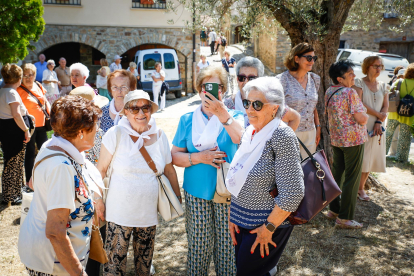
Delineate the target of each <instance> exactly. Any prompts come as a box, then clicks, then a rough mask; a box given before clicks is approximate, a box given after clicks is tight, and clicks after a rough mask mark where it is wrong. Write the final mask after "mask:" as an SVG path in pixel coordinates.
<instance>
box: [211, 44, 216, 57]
mask: <svg viewBox="0 0 414 276" xmlns="http://www.w3.org/2000/svg"><path fill="white" fill-rule="evenodd" d="M214 45H216V42H215V41H212V42H211V43H210V49H211V54H212V55H213V54H214Z"/></svg>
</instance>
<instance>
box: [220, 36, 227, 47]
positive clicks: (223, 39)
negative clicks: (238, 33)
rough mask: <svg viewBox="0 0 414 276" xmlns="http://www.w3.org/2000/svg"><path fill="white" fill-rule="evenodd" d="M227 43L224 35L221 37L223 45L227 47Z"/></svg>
mask: <svg viewBox="0 0 414 276" xmlns="http://www.w3.org/2000/svg"><path fill="white" fill-rule="evenodd" d="M226 45H227V40H226V38H224V37H222V38H221V46H223V47H226Z"/></svg>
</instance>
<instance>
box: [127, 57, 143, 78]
mask: <svg viewBox="0 0 414 276" xmlns="http://www.w3.org/2000/svg"><path fill="white" fill-rule="evenodd" d="M127 70H129V71H130V72H131V73H132V74H133V75H134V76H135V77H136V78H137V82H138V81H139V78H140V77H139V74H138V70H137V64H136V63H135V62H133V61H131V62H130V63H129V67H128V68H127Z"/></svg>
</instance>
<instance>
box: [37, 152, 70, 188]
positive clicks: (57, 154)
mask: <svg viewBox="0 0 414 276" xmlns="http://www.w3.org/2000/svg"><path fill="white" fill-rule="evenodd" d="M55 156H63V157H68V156H67V155H66V154H63V153H52V154H49V155H46V156H45V157H43V158H42V159H40V160H39V161H37V162H36V164H35V165H34V166H33V171H32V181H33V183H34V171H35V170H36V168H37V166H39V165H40V163H42V162H43V161H45V160H47V159H49V158H52V157H55Z"/></svg>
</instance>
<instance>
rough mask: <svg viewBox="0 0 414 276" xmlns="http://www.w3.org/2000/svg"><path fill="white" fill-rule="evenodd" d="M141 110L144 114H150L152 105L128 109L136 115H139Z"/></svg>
mask: <svg viewBox="0 0 414 276" xmlns="http://www.w3.org/2000/svg"><path fill="white" fill-rule="evenodd" d="M141 109H142V112H144V113H148V112H150V111H151V105H143V106H132V107H130V108H128V110H129V111H130V112H131V113H132V114H134V115H135V114H138V113H139V111H140V110H141Z"/></svg>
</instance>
